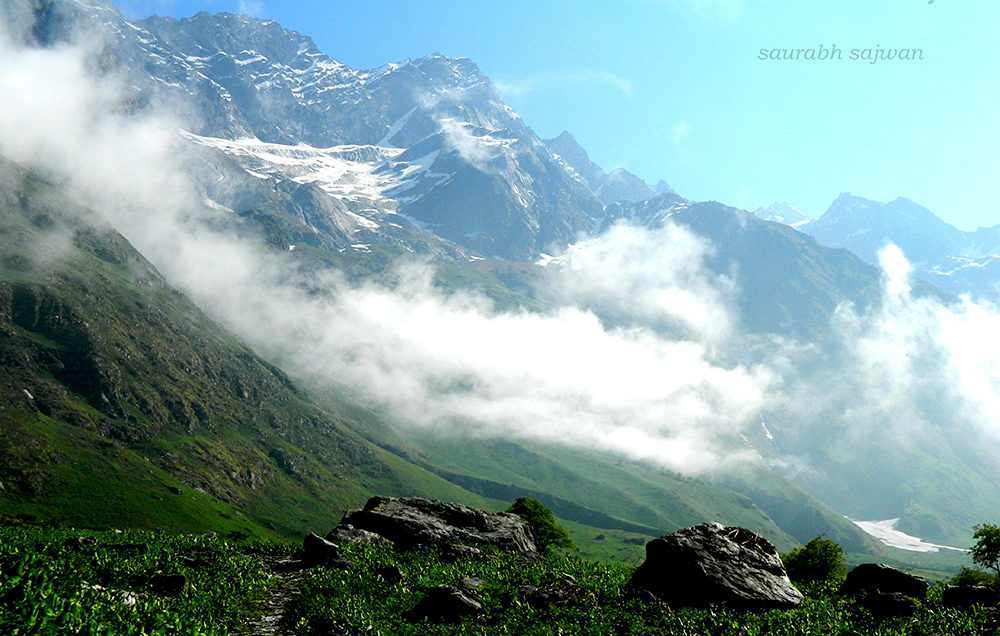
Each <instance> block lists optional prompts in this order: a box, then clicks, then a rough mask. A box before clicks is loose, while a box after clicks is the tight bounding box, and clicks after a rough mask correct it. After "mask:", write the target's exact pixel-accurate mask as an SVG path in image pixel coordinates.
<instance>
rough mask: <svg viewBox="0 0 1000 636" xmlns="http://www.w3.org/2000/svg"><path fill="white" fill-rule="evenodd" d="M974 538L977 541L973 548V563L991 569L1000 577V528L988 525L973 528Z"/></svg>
mask: <svg viewBox="0 0 1000 636" xmlns="http://www.w3.org/2000/svg"><path fill="white" fill-rule="evenodd" d="M972 530H973V533H972V538H973V539H975V540H976V543H975V545H973V546H972V550H970V552H971V553H972V562H973V563H975V564H976V565H981V566H983V567H985V568H989V569H991V570H993V571H994V572H996V573H997V576H998V577H1000V526H993V525H990V524H988V523H984V524H982V525H978V526H973V527H972Z"/></svg>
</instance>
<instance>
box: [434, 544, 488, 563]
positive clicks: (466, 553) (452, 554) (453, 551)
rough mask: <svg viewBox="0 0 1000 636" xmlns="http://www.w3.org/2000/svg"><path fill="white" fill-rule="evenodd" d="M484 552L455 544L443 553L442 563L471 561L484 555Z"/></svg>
mask: <svg viewBox="0 0 1000 636" xmlns="http://www.w3.org/2000/svg"><path fill="white" fill-rule="evenodd" d="M482 553H483V551H482V550H480V549H479V548H473V547H472V546H469V545H461V544H458V543H453V544H451V545H449V546H448V547H446V548H445V549H444V550H442V551H441V561H442V562H444V563H455V562H456V561H458V560H459V559H471V558H473V557H477V556H480V555H482Z"/></svg>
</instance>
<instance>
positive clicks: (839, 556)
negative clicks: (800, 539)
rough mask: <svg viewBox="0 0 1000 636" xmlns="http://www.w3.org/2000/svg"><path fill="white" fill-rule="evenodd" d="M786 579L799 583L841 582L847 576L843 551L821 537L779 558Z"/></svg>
mask: <svg viewBox="0 0 1000 636" xmlns="http://www.w3.org/2000/svg"><path fill="white" fill-rule="evenodd" d="M781 562H782V563H784V565H785V571H786V572H787V573H788V578H790V579H792V580H793V581H797V582H799V583H812V582H813V581H834V582H836V581H841V580H843V579H844V577H845V576H846V575H847V566H845V565H844V549H843V548H842V547H840V546H839V545H837V544H836V543H834V542H833V541H831V540H829V539H824V538H823V535H820V536H818V537H816V538H815V539H811V540H810V541H809V543H807V544H805V546H804V547H801V548H798V549H796V550H792V551H791V552H789V553H788V554H786V555H784V556H782V557H781Z"/></svg>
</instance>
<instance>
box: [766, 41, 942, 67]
mask: <svg viewBox="0 0 1000 636" xmlns="http://www.w3.org/2000/svg"><path fill="white" fill-rule="evenodd" d="M757 59H759V60H773V61H792V60H815V61H837V60H855V61H860V62H867V63H869V64H875V63H876V62H879V61H882V60H885V61H887V62H891V61H904V62H907V61H915V60H922V59H924V50H923V49H890V48H882V47H881V46H878V45H876V47H875V48H871V49H851V50H850V52H848V53H845V51H844V49H839V48H837V45H836V44H834V45H832V46H830V47H826V46H824V45H822V44H820V45H819V46H818V47H816V48H811V49H761V50H760V52H759V53H758V54H757Z"/></svg>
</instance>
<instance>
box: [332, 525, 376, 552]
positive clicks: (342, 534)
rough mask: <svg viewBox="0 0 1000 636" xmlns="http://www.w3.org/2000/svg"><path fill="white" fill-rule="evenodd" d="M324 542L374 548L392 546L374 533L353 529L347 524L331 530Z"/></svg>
mask: <svg viewBox="0 0 1000 636" xmlns="http://www.w3.org/2000/svg"><path fill="white" fill-rule="evenodd" d="M326 540H327V541H344V542H346V543H367V544H368V545H374V546H385V547H390V546H392V541H389V540H388V539H386V538H385V537H383V536H381V535H377V534H375V533H374V532H369V531H367V530H362V529H360V528H355V527H354V526H352V525H351V524H349V523H342V524H340V525H338V526H337V527H336V528H334V529H333V530H331V531H330V534H328V535H326Z"/></svg>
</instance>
